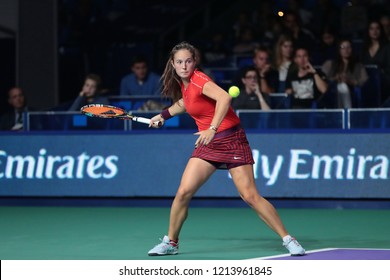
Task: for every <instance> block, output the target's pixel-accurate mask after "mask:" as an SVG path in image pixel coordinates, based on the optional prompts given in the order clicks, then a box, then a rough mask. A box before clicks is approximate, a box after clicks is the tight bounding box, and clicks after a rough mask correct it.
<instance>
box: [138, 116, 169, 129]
mask: <svg viewBox="0 0 390 280" xmlns="http://www.w3.org/2000/svg"><path fill="white" fill-rule="evenodd" d="M132 120H133V121H136V122H140V123H145V124H150V119H148V118H144V117H133V118H132ZM154 124H156V125H157V126H158V127H161V126H162V122H154Z"/></svg>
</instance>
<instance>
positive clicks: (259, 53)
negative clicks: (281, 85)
mask: <svg viewBox="0 0 390 280" xmlns="http://www.w3.org/2000/svg"><path fill="white" fill-rule="evenodd" d="M253 54H254V55H253V64H254V66H255V68H256V69H257V72H258V74H259V77H260V91H261V92H262V93H263V94H267V95H269V94H270V93H272V92H275V90H276V89H277V86H278V75H279V74H278V71H276V70H275V69H273V68H272V66H271V63H270V51H269V50H268V49H267V48H265V47H257V48H256V49H255V50H254V52H253Z"/></svg>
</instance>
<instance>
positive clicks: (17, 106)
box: [0, 87, 29, 130]
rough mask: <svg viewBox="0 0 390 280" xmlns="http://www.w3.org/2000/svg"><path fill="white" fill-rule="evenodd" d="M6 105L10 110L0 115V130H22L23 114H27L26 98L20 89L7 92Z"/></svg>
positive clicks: (14, 88)
mask: <svg viewBox="0 0 390 280" xmlns="http://www.w3.org/2000/svg"><path fill="white" fill-rule="evenodd" d="M8 103H9V104H10V105H11V109H10V110H9V111H7V112H5V113H4V114H2V115H1V118H0V129H1V130H21V129H23V113H24V112H27V111H28V110H29V108H28V107H27V102H26V98H25V96H24V94H23V90H22V89H21V88H20V87H13V88H11V89H10V90H9V91H8Z"/></svg>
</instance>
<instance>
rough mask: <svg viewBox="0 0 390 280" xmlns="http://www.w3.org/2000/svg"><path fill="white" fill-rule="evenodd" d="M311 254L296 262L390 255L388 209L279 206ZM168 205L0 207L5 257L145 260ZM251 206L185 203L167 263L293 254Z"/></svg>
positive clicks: (162, 228)
mask: <svg viewBox="0 0 390 280" xmlns="http://www.w3.org/2000/svg"><path fill="white" fill-rule="evenodd" d="M278 211H279V214H280V216H281V218H282V220H283V222H284V224H285V225H286V227H287V229H288V230H289V232H290V234H291V235H293V236H296V237H297V239H298V240H299V242H300V243H301V244H302V245H303V246H304V247H305V249H306V250H307V251H308V254H307V255H306V256H304V257H295V258H293V259H295V260H297V259H300V260H305V259H331V260H334V259H336V260H337V259H350V260H355V259H378V260H383V259H385V260H389V259H390V238H389V232H390V219H389V217H390V210H388V209H385V210H377V209H375V210H371V209H370V210H362V209H359V210H356V209H340V210H336V209H289V208H279V209H278ZM168 218H169V207H53V206H50V207H19V206H3V207H0V226H1V231H0V259H2V260H36V259H39V260H148V259H151V258H152V257H149V256H148V255H147V252H148V250H149V249H151V248H152V247H153V246H154V245H156V244H157V243H159V242H160V241H159V238H162V237H163V235H164V234H166V231H167V228H168ZM281 243H282V242H281V240H280V239H279V237H278V236H276V234H275V233H273V232H272V231H271V230H270V229H269V228H268V227H267V226H266V225H265V224H264V223H263V222H262V221H260V220H259V219H258V217H257V216H256V215H255V213H254V212H253V211H252V210H251V209H249V208H242V207H238V208H231V207H229V208H224V207H219V208H205V207H202V208H197V207H195V208H190V212H189V218H188V219H187V222H186V223H185V224H184V227H183V230H182V234H181V238H180V253H179V254H178V255H175V256H163V257H154V258H158V259H159V260H160V259H172V260H243V259H257V258H266V259H275V258H276V259H290V258H291V257H289V256H287V255H286V253H287V251H286V250H285V248H284V247H282V245H281Z"/></svg>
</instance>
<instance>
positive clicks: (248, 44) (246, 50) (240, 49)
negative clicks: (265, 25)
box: [232, 27, 259, 55]
mask: <svg viewBox="0 0 390 280" xmlns="http://www.w3.org/2000/svg"><path fill="white" fill-rule="evenodd" d="M258 45H259V44H258V42H257V41H256V40H255V36H254V31H253V28H251V27H247V28H244V29H243V30H242V32H241V33H240V37H239V38H238V39H237V40H236V42H235V44H234V46H233V50H232V51H233V54H235V55H248V54H249V55H250V54H251V53H253V50H254V49H255V48H256V47H257V46H258Z"/></svg>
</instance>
